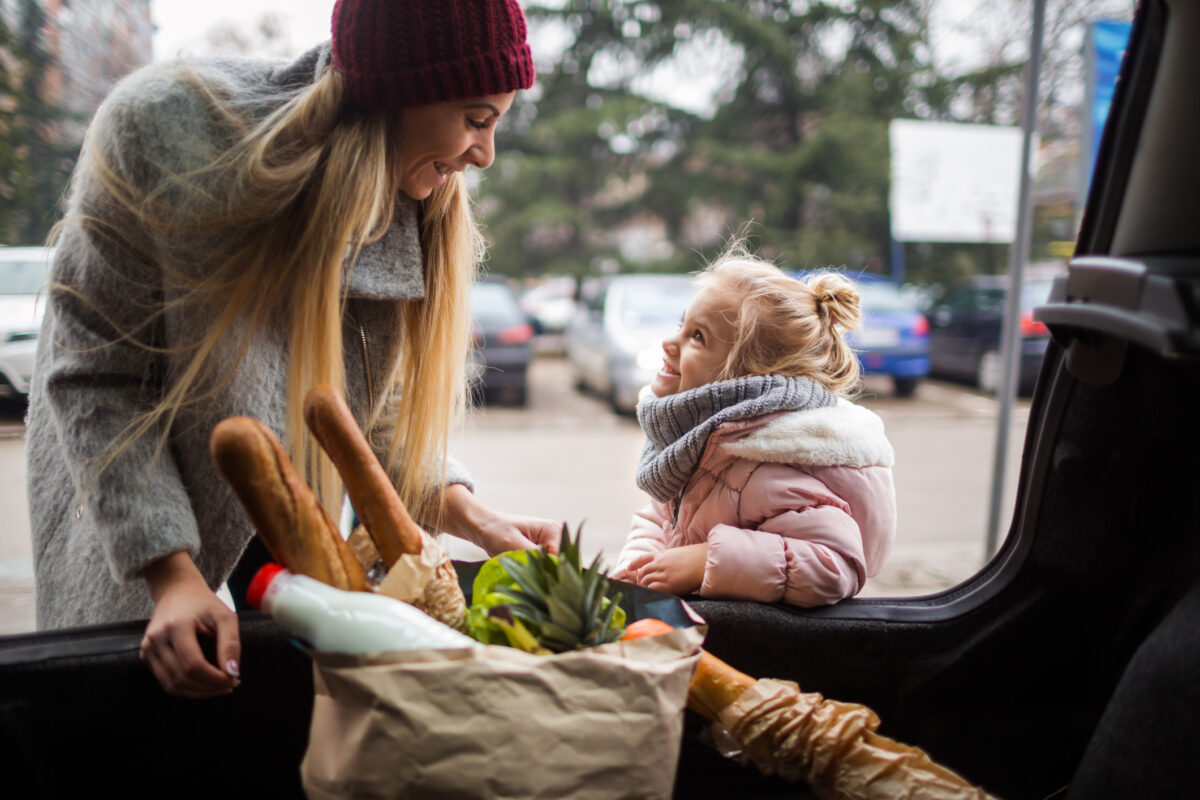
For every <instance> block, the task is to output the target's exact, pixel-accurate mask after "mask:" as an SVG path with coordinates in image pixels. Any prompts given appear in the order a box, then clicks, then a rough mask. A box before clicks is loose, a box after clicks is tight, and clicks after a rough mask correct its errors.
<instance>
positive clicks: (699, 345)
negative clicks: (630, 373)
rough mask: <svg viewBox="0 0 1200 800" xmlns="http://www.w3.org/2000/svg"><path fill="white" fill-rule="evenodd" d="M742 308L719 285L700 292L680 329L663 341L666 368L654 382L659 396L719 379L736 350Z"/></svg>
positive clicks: (652, 388)
mask: <svg viewBox="0 0 1200 800" xmlns="http://www.w3.org/2000/svg"><path fill="white" fill-rule="evenodd" d="M739 306H740V303H739V302H738V298H736V297H734V296H733V295H732V294H731V293H730V292H729V291H728V290H724V289H721V288H719V287H716V286H705V287H704V288H702V289H700V291H698V292H697V293H696V296H695V297H693V298H692V302H691V305H689V306H688V309H687V311H686V312H685V313H684V315H683V322H682V324H680V326H679V330H678V331H676V332H675V335H673V336H671V337H669V338H667V339H664V340H663V365H662V368H661V369H660V370H659V371H658V374H657V375H655V376H654V380H653V381H652V382H651V383H650V391H652V392H654V395H655V396H656V397H666V396H667V395H669V394H675V393H676V392H686V391H687V390H688V389H695V388H696V387H697V386H703V385H704V384H706V383H712V382H713V381H715V380H717V379H718V377H719V376H720V374H721V371H722V370H723V369H724V368H725V362H726V360H727V359H728V358H729V351H730V350H731V349H732V347H733V340H734V334H735V333H736V328H735V327H734V324H735V323H736V321H737V316H738V309H739Z"/></svg>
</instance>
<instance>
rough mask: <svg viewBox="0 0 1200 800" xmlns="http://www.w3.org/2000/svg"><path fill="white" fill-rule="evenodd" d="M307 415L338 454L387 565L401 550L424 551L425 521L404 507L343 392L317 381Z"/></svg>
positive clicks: (307, 403) (352, 494) (357, 505)
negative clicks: (416, 520)
mask: <svg viewBox="0 0 1200 800" xmlns="http://www.w3.org/2000/svg"><path fill="white" fill-rule="evenodd" d="M304 421H305V423H307V424H308V428H309V430H311V431H312V433H313V436H315V437H316V439H317V441H318V442H320V443H321V447H323V448H324V449H325V452H326V453H328V454H329V457H330V458H331V459H333V463H334V466H336V467H337V470H338V473H339V474H340V475H341V476H342V481H343V482H344V483H345V485H346V494H348V495H349V496H350V502H351V504H352V505H353V506H354V510H355V511H356V512H357V513H358V518H359V519H360V520H361V521H362V524H363V526H364V527H365V528H366V529H367V534H368V535H369V536H370V537H371V540H372V541H373V542H374V543H375V548H376V549H377V550H379V555H380V557H382V558H383V563H384V566H386V567H387V568H389V569H390V568H391V567H392V565H393V564H395V563H396V561H397V559H399V558H400V556H402V555H405V554H415V553H420V552H421V547H422V539H421V527H420V526H419V525H418V524H417V523H416V522H415V521H414V520H413V518H412V517H411V516H410V515H409V513H408V509H406V508H405V507H404V502H403V501H402V500H401V499H400V495H399V494H398V493H397V492H396V487H395V486H394V485H393V484H392V481H391V479H389V478H388V475H387V473H386V472H385V471H384V469H383V465H381V464H380V463H379V459H378V458H377V457H376V455H375V451H374V450H372V449H371V446H370V444H369V443H368V442H367V437H366V436H364V435H363V432H362V430H360V429H359V427H358V423H357V422H355V420H354V415H353V414H351V413H350V407H349V406H347V405H346V401H345V400H343V399H342V396H341V395H340V394H338V393H337V392H336V391H335V390H334V389H333V387H332V386H329V385H326V384H322V385H320V386H316V387H314V388H313V389H312V390H311V391H309V393H308V396H307V397H305V399H304Z"/></svg>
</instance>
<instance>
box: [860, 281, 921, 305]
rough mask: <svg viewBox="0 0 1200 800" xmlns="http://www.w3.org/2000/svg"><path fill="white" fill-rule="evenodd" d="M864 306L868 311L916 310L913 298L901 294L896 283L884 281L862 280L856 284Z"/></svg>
mask: <svg viewBox="0 0 1200 800" xmlns="http://www.w3.org/2000/svg"><path fill="white" fill-rule="evenodd" d="M855 286H856V288H857V289H858V296H859V299H860V301H861V303H862V307H863V309H864V310H866V311H914V310H916V307H917V304H916V301H915V300H914V299H913V298H910V297H905V296H904V295H902V294H900V290H899V289H897V288H896V286H895V285H894V284H891V283H884V282H882V281H862V282H859V283H857V284H855Z"/></svg>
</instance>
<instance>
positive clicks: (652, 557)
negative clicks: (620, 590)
mask: <svg viewBox="0 0 1200 800" xmlns="http://www.w3.org/2000/svg"><path fill="white" fill-rule="evenodd" d="M707 563H708V543H707V542H701V543H700V544H689V545H685V546H683V547H672V548H670V549H669V550H663V551H662V552H661V553H653V554H650V553H647V554H645V555H641V556H638V557H637V558H635V559H634V560H633V561H631V562H630V563H629V574H630V575H631V576H633V579H634V581H635V582H636V583H637V584H638V585H640V586H645V587H646V588H647V589H655V590H657V591H660V592H667V593H669V594H677V595H685V594H695V593H696V592H697V591H698V590H699V589H700V584H701V583H703V582H704V565H705V564H707Z"/></svg>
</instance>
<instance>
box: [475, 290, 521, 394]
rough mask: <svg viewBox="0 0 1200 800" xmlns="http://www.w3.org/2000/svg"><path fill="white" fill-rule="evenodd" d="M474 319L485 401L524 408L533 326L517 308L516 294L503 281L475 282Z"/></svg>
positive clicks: (477, 362)
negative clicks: (501, 402)
mask: <svg viewBox="0 0 1200 800" xmlns="http://www.w3.org/2000/svg"><path fill="white" fill-rule="evenodd" d="M471 317H472V320H473V321H474V326H475V350H474V351H473V353H474V361H475V368H476V370H477V374H478V376H479V388H480V391H481V392H482V394H483V398H484V399H486V400H501V401H504V402H507V403H510V404H512V405H517V406H523V405H525V403H526V401H527V400H528V397H529V362H530V361H531V360H532V359H533V349H532V347H531V345H530V341H531V340H532V339H533V326H532V325H530V324H529V320H528V319H527V318H526V316H525V315H524V314H523V313H522V312H521V309H520V307H518V305H517V298H516V296H515V295H514V294H513V291H512V290H511V289H509V288H508V285H507V284H505V283H504V282H503V281H501V280H495V279H482V280H479V281H476V282H475V284H474V285H472V286H471Z"/></svg>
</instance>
